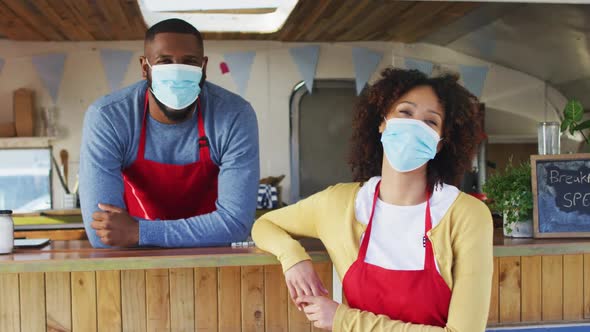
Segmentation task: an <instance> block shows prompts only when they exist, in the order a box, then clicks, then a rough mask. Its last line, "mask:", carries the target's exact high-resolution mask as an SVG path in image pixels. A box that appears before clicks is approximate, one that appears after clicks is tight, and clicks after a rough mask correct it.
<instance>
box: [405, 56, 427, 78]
mask: <svg viewBox="0 0 590 332" xmlns="http://www.w3.org/2000/svg"><path fill="white" fill-rule="evenodd" d="M433 67H434V65H433V63H432V62H429V61H424V60H418V59H412V58H406V69H415V70H419V71H421V72H423V73H424V74H426V75H427V76H430V75H432V69H433Z"/></svg>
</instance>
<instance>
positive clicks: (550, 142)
mask: <svg viewBox="0 0 590 332" xmlns="http://www.w3.org/2000/svg"><path fill="white" fill-rule="evenodd" d="M560 136H561V132H560V128H559V123H558V122H541V123H539V126H538V128H537V138H538V143H539V154H540V155H547V154H559V153H560V150H561V145H560Z"/></svg>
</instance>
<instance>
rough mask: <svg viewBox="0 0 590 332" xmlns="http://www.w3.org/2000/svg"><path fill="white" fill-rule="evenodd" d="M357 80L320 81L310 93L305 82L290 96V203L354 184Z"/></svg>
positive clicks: (316, 82) (315, 83)
mask: <svg viewBox="0 0 590 332" xmlns="http://www.w3.org/2000/svg"><path fill="white" fill-rule="evenodd" d="M357 98H358V97H357V96H356V90H355V84H354V81H352V80H351V81H348V80H318V81H315V82H314V86H313V93H312V94H310V93H309V92H308V91H307V88H306V87H305V85H304V84H303V82H302V83H300V84H298V85H297V86H296V87H295V90H294V92H293V94H292V96H291V188H292V189H291V201H292V202H296V201H298V200H299V199H302V198H305V197H307V196H309V195H312V194H314V193H316V192H318V191H321V190H323V189H325V188H326V187H328V186H330V185H333V184H336V183H340V182H351V181H352V173H351V171H350V166H349V165H348V159H349V158H348V157H349V151H350V137H351V133H352V111H353V108H354V105H355V104H356V102H357Z"/></svg>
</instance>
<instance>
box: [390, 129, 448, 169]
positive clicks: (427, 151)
mask: <svg viewBox="0 0 590 332" xmlns="http://www.w3.org/2000/svg"><path fill="white" fill-rule="evenodd" d="M440 140H441V139H440V136H439V134H438V133H437V132H436V131H435V130H434V129H432V128H430V127H429V126H428V125H427V124H425V123H424V122H423V121H420V120H414V119H400V118H393V119H390V120H387V123H386V127H385V130H384V131H383V134H382V135H381V143H382V144H383V152H384V153H385V157H386V158H387V161H388V162H389V164H390V165H391V167H393V169H395V170H396V171H398V172H411V171H413V170H416V169H418V168H420V167H422V166H423V165H424V164H426V163H427V162H428V161H429V160H432V159H434V156H436V152H437V146H438V142H440Z"/></svg>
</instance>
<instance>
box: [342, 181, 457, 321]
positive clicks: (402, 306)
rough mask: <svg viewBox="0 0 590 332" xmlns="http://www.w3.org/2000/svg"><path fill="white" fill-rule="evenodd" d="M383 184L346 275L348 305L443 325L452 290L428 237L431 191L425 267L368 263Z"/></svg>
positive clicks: (429, 217)
mask: <svg viewBox="0 0 590 332" xmlns="http://www.w3.org/2000/svg"><path fill="white" fill-rule="evenodd" d="M380 185H381V183H379V184H378V185H377V189H376V190H375V197H374V198H373V207H372V210H371V218H370V219H369V225H368V226H367V230H366V231H365V235H364V237H363V240H362V243H361V248H360V251H359V254H358V258H357V260H356V261H355V262H354V263H353V264H352V265H351V267H350V268H349V269H348V271H347V272H346V275H345V276H344V280H343V288H344V295H345V296H346V299H347V301H348V304H349V306H350V307H351V308H356V309H360V310H364V311H370V312H372V313H375V314H378V315H387V316H389V318H391V319H393V320H401V321H403V322H406V323H414V324H424V325H432V326H440V327H444V326H445V325H446V323H447V316H448V312H449V303H450V301H451V290H450V289H449V287H448V286H447V284H446V283H445V281H444V279H443V278H442V277H441V276H440V274H439V273H438V271H437V270H436V264H435V262H434V253H433V250H432V244H431V243H430V241H429V240H428V239H427V237H426V234H427V233H428V231H430V229H431V228H432V219H431V216H430V202H429V201H430V194H429V195H428V200H427V203H426V221H425V226H424V238H423V243H424V245H425V247H426V254H425V259H424V270H416V271H407V270H399V271H398V270H388V269H384V268H382V267H379V266H376V265H372V264H369V263H366V262H365V256H366V254H367V248H368V246H369V240H370V238H371V226H372V223H373V214H374V213H375V205H376V203H377V199H378V198H379V187H380Z"/></svg>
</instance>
